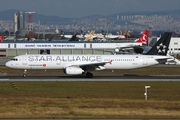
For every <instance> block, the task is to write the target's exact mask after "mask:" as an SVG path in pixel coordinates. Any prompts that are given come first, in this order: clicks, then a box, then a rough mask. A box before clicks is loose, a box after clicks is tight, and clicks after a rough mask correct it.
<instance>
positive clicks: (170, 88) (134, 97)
mask: <svg viewBox="0 0 180 120" xmlns="http://www.w3.org/2000/svg"><path fill="white" fill-rule="evenodd" d="M146 85H149V86H151V88H150V89H148V98H149V100H147V101H145V100H144V91H145V88H144V86H146ZM14 86H16V87H17V89H16V88H15V87H14ZM0 101H1V102H0V106H1V107H0V118H74V119H75V118H144V119H145V118H147V119H148V118H180V82H15V83H11V82H0Z"/></svg>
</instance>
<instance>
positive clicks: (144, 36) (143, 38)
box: [135, 30, 150, 45]
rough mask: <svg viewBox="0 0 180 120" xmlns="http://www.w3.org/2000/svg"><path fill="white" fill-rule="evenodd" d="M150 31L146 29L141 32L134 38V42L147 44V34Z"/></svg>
mask: <svg viewBox="0 0 180 120" xmlns="http://www.w3.org/2000/svg"><path fill="white" fill-rule="evenodd" d="M149 33H150V30H146V31H144V32H143V34H142V35H141V36H140V37H139V38H138V39H136V40H135V42H138V43H144V44H146V45H148V35H149Z"/></svg>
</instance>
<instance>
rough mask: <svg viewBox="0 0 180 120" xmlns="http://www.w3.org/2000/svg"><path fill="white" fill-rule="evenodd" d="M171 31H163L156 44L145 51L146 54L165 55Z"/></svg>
mask: <svg viewBox="0 0 180 120" xmlns="http://www.w3.org/2000/svg"><path fill="white" fill-rule="evenodd" d="M171 36H172V33H171V32H165V33H164V35H163V36H162V37H161V38H160V39H159V40H158V41H157V42H156V44H155V45H154V46H153V47H152V48H151V49H150V50H149V51H148V52H147V53H146V55H164V56H166V55H167V52H168V50H169V43H170V40H171Z"/></svg>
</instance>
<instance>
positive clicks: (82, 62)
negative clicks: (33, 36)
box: [5, 32, 173, 78]
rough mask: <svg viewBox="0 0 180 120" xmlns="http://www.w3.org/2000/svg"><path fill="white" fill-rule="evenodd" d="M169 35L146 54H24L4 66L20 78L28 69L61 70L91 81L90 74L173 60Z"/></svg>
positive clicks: (162, 38) (164, 36)
mask: <svg viewBox="0 0 180 120" xmlns="http://www.w3.org/2000/svg"><path fill="white" fill-rule="evenodd" d="M171 35H172V33H169V32H166V33H165V34H164V35H163V36H162V37H161V38H160V40H159V41H158V42H157V43H156V44H155V45H154V46H153V47H152V48H151V50H149V51H148V52H147V53H146V54H144V55H142V54H136V55H132V54H131V55H130V54H129V55H100V54H98V55H95V54H92V55H82V54H79V55H73V54H66V55H60V54H52V55H49V54H47V55H44V54H25V55H19V56H15V57H13V58H12V59H11V60H10V61H8V62H6V64H5V65H6V66H7V67H9V68H14V69H23V70H24V73H23V76H24V77H26V76H27V70H28V69H37V70H38V69H44V70H47V69H49V70H51V69H58V70H59V69H62V70H63V71H64V73H65V74H67V75H81V74H84V75H86V77H88V78H92V77H93V74H92V73H91V72H92V71H95V70H104V69H111V70H115V69H121V70H127V69H136V68H142V67H148V66H152V65H157V64H160V63H165V62H166V61H167V60H171V59H173V57H172V56H168V55H167V51H168V47H169V42H170V40H171Z"/></svg>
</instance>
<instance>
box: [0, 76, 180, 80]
mask: <svg viewBox="0 0 180 120" xmlns="http://www.w3.org/2000/svg"><path fill="white" fill-rule="evenodd" d="M0 81H180V75H115V76H112V75H101V76H100V75H95V76H94V77H93V78H86V77H85V76H66V75H62V76H47V75H46V76H44V75H43V76H42V75H39V76H27V77H26V78H24V77H22V76H14V75H13V76H11V75H5V76H0Z"/></svg>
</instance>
